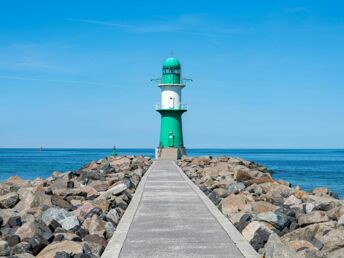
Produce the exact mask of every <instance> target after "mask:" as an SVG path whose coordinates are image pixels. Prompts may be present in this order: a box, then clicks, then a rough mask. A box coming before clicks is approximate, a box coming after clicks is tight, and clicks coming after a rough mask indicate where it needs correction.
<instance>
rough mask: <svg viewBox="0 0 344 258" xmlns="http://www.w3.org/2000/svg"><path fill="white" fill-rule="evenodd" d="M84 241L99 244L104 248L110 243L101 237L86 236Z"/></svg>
mask: <svg viewBox="0 0 344 258" xmlns="http://www.w3.org/2000/svg"><path fill="white" fill-rule="evenodd" d="M84 241H87V242H92V243H97V244H99V245H102V246H104V247H106V245H107V244H108V242H107V241H106V240H105V239H104V238H102V237H100V236H99V235H87V236H85V238H84Z"/></svg>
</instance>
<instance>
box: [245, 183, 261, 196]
mask: <svg viewBox="0 0 344 258" xmlns="http://www.w3.org/2000/svg"><path fill="white" fill-rule="evenodd" d="M246 191H248V192H249V193H252V194H253V195H255V196H260V195H262V194H263V188H262V187H261V186H260V185H257V184H251V185H250V186H248V187H247V188H246Z"/></svg>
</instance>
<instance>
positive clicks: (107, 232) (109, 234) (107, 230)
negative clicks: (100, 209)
mask: <svg viewBox="0 0 344 258" xmlns="http://www.w3.org/2000/svg"><path fill="white" fill-rule="evenodd" d="M115 230H116V228H115V227H114V226H113V224H112V223H111V222H109V221H108V222H106V223H105V238H106V239H110V238H111V237H112V235H113V233H115Z"/></svg>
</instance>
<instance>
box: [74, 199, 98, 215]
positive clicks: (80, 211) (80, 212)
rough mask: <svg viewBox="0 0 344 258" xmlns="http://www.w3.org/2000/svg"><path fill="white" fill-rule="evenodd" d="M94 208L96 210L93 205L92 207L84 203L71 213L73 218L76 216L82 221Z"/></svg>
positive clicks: (90, 204) (88, 203)
mask: <svg viewBox="0 0 344 258" xmlns="http://www.w3.org/2000/svg"><path fill="white" fill-rule="evenodd" d="M94 208H96V206H95V205H93V204H92V203H90V202H85V203H83V204H82V205H81V206H80V207H79V208H77V209H76V210H74V211H73V212H72V213H73V214H74V215H75V216H77V217H78V218H79V219H83V218H84V217H85V216H86V215H87V214H88V213H89V212H90V211H91V210H92V209H94Z"/></svg>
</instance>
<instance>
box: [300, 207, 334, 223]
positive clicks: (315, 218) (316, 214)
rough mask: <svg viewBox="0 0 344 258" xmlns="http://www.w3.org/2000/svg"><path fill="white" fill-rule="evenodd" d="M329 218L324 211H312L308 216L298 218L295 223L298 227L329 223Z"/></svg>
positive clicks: (303, 215)
mask: <svg viewBox="0 0 344 258" xmlns="http://www.w3.org/2000/svg"><path fill="white" fill-rule="evenodd" d="M329 220H330V219H329V217H328V216H327V215H326V212H324V211H312V212H310V213H308V214H302V215H300V216H298V218H297V222H298V224H299V225H300V226H306V225H309V224H313V223H319V222H326V221H329Z"/></svg>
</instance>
